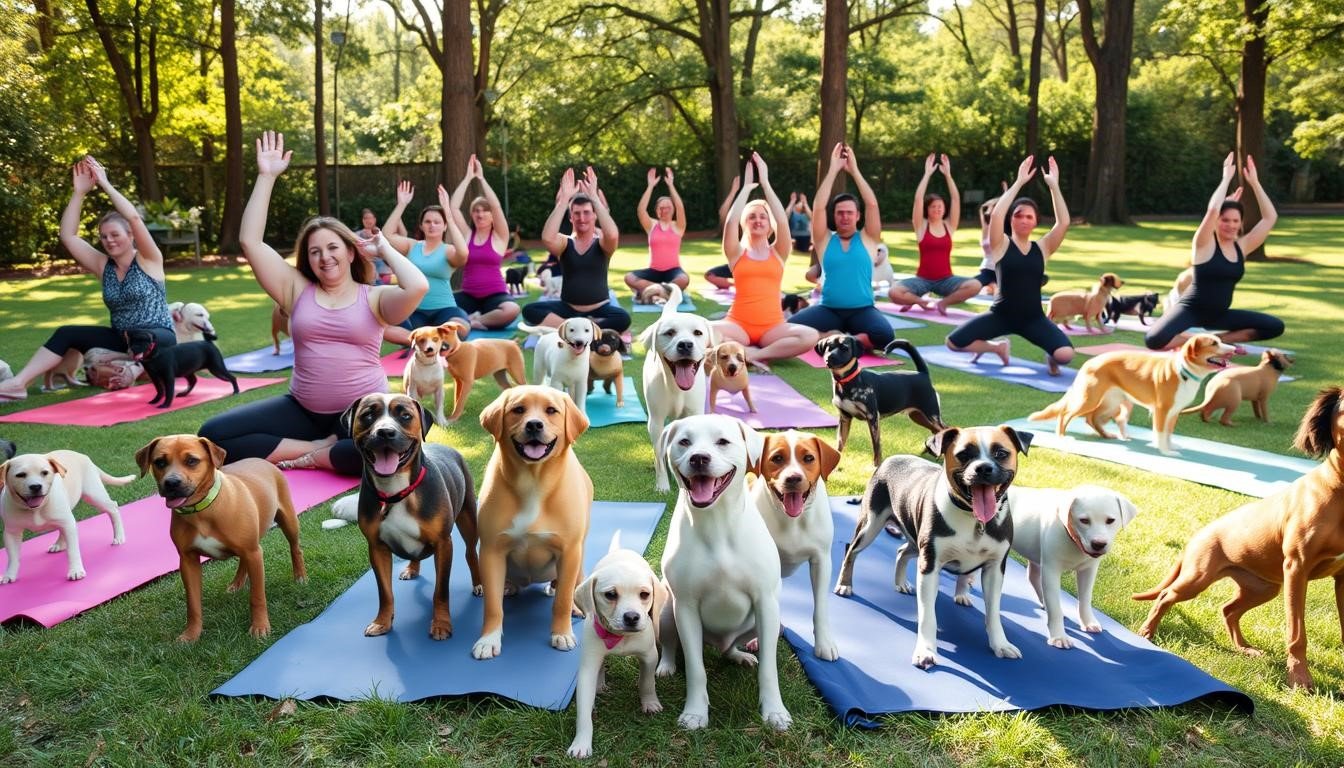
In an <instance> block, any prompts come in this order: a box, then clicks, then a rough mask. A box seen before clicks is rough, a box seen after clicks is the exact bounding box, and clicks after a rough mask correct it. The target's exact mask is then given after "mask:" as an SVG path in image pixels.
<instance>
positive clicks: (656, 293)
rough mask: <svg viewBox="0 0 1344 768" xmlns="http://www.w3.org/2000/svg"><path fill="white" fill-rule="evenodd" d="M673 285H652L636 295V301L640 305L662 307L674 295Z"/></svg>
mask: <svg viewBox="0 0 1344 768" xmlns="http://www.w3.org/2000/svg"><path fill="white" fill-rule="evenodd" d="M672 285H673V284H672V283H650V284H649V285H646V286H644V288H643V290H641V291H640V292H639V293H637V294H635V300H636V301H637V302H638V303H640V304H654V305H657V306H662V305H664V304H666V303H667V300H668V298H669V297H671V295H672Z"/></svg>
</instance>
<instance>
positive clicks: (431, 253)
mask: <svg viewBox="0 0 1344 768" xmlns="http://www.w3.org/2000/svg"><path fill="white" fill-rule="evenodd" d="M414 198H415V187H413V186H411V183H410V182H409V181H403V182H401V183H400V184H398V185H397V207H396V208H393V209H392V213H390V214H388V216H387V223H386V224H384V225H383V233H384V234H383V237H384V238H386V239H387V241H388V243H390V244H391V245H392V247H393V248H395V249H396V251H397V252H398V253H400V254H402V255H404V256H405V257H406V258H407V259H409V260H410V262H411V263H412V264H414V265H415V267H416V269H418V270H420V271H421V272H422V273H424V275H425V278H426V279H427V280H428V281H429V293H426V294H425V298H424V299H423V300H421V302H420V306H418V307H416V308H415V311H414V312H412V313H411V316H410V317H408V318H406V320H405V321H404V322H402V323H401V325H400V327H395V326H394V327H389V328H388V329H387V333H386V334H385V335H386V338H387V340H388V341H390V342H392V343H393V344H401V345H403V346H404V345H408V344H410V343H411V331H413V330H415V329H416V328H419V327H421V326H425V325H443V324H444V323H457V324H458V325H460V326H461V327H462V336H464V337H465V336H466V335H467V334H468V333H470V331H471V321H470V320H469V319H468V318H467V313H466V312H463V311H462V309H461V307H459V306H457V299H456V297H454V296H453V286H452V282H451V280H452V277H453V270H454V269H461V268H462V265H463V264H466V263H467V240H466V238H465V237H464V236H463V235H462V231H461V230H460V229H458V227H457V223H456V222H455V221H454V220H452V219H451V218H449V216H448V210H449V209H450V208H451V207H452V203H451V200H450V198H449V196H448V192H447V191H446V190H445V189H444V188H443V185H439V204H438V205H427V206H425V207H424V208H423V209H422V210H421V211H420V219H419V232H418V233H417V234H418V235H419V236H420V238H421V239H420V240H413V239H411V238H409V237H403V236H401V235H389V234H387V232H388V231H391V230H392V228H393V226H394V225H396V224H400V223H401V214H402V211H405V210H406V206H407V205H409V204H410V202H411V200H413V199H414Z"/></svg>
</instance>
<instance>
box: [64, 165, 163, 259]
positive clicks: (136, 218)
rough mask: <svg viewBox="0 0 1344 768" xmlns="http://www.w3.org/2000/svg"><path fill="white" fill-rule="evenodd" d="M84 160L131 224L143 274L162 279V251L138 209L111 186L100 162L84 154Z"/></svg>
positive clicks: (113, 205)
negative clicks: (143, 270)
mask: <svg viewBox="0 0 1344 768" xmlns="http://www.w3.org/2000/svg"><path fill="white" fill-rule="evenodd" d="M84 160H85V162H87V163H88V166H89V168H90V169H91V170H92V171H93V177H94V179H96V180H97V182H98V186H99V187H101V188H102V190H103V191H104V192H106V193H107V197H108V199H110V200H111V201H112V207H113V208H114V209H115V210H116V212H117V213H119V214H121V217H122V218H124V219H126V221H127V222H128V223H129V224H130V225H131V238H132V240H133V241H134V242H135V250H136V254H137V255H138V256H139V257H140V260H141V265H140V266H141V268H142V269H145V267H148V269H145V274H147V275H149V276H150V277H153V278H157V279H159V280H162V279H163V252H162V251H160V250H159V244H158V243H156V242H154V236H153V235H151V234H149V227H146V226H145V220H144V219H143V218H141V217H140V211H138V210H136V207H135V205H134V204H133V203H131V201H130V200H127V199H126V196H125V195H123V194H121V193H120V192H118V191H117V188H116V187H114V186H112V182H110V181H108V179H107V171H106V170H105V169H104V168H103V166H102V164H101V163H99V162H98V161H97V160H95V159H94V158H93V156H92V155H85V156H84Z"/></svg>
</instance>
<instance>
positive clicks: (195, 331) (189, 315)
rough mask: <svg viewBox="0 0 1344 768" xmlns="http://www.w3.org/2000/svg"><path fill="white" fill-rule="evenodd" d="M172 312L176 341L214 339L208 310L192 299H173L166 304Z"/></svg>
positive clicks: (179, 342) (213, 328) (215, 337)
mask: <svg viewBox="0 0 1344 768" xmlns="http://www.w3.org/2000/svg"><path fill="white" fill-rule="evenodd" d="M168 311H169V312H171V313H173V334H174V335H176V336H177V343H178V344H181V343H183V342H186V341H215V340H216V339H218V338H219V337H218V336H216V335H215V326H213V325H211V324H210V310H208V309H206V308H205V307H204V306H203V305H201V304H197V303H196V302H194V301H190V302H186V303H183V302H180V301H174V302H173V303H172V304H169V305H168Z"/></svg>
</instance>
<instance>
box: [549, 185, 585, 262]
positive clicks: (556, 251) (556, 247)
mask: <svg viewBox="0 0 1344 768" xmlns="http://www.w3.org/2000/svg"><path fill="white" fill-rule="evenodd" d="M578 191H579V188H578V185H577V184H576V183H575V182H574V169H573V168H566V169H565V172H564V174H562V175H561V176H560V188H559V189H558V190H557V191H556V193H555V207H554V208H552V209H551V215H550V216H547V217H546V223H545V224H543V225H542V227H541V244H542V245H544V246H545V247H546V250H547V251H549V252H550V253H551V255H552V256H559V255H560V254H561V253H563V252H564V250H565V245H566V241H567V240H568V238H566V237H565V236H564V235H562V234H560V222H561V221H563V220H564V218H565V211H566V210H568V208H569V201H570V199H571V198H573V197H574V195H575V194H576V193H577V192H578Z"/></svg>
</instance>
